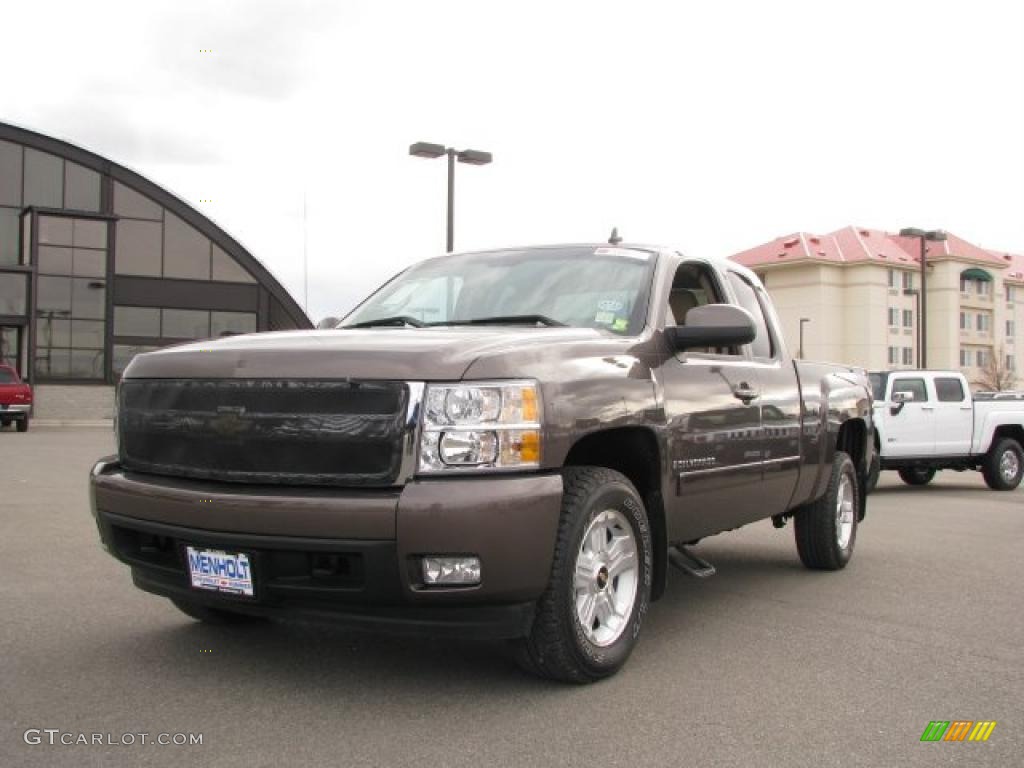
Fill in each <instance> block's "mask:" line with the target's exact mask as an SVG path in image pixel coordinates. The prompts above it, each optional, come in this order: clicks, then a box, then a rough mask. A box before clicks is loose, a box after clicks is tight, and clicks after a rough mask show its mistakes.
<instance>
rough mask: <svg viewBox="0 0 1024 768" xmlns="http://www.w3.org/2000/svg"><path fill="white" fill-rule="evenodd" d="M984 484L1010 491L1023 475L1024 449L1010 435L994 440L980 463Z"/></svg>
mask: <svg viewBox="0 0 1024 768" xmlns="http://www.w3.org/2000/svg"><path fill="white" fill-rule="evenodd" d="M981 473H982V475H983V476H984V477H985V484H986V485H988V487H989V488H991V489H992V490H993V491H1012V490H1014V489H1015V488H1016V487H1017V486H1018V485H1020V481H1021V478H1022V477H1024V451H1022V450H1021V447H1020V443H1018V442H1017V441H1016V440H1014V439H1013V438H1012V437H1003V438H1000V439H999V440H997V441H996V443H995V445H993V446H992V447H991V448H990V449H989V452H988V454H986V456H985V461H984V462H983V463H982V465H981Z"/></svg>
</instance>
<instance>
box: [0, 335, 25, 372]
mask: <svg viewBox="0 0 1024 768" xmlns="http://www.w3.org/2000/svg"><path fill="white" fill-rule="evenodd" d="M19 330H20V329H19V328H12V327H11V326H9V325H8V326H4V327H3V328H0V363H3V364H5V365H10V366H12V367H14V368H15V369H16V370H17V371H18V373H19V374H22V375H23V374H24V371H22V370H21V361H20V360H18V332H19Z"/></svg>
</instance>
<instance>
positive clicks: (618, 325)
mask: <svg viewBox="0 0 1024 768" xmlns="http://www.w3.org/2000/svg"><path fill="white" fill-rule="evenodd" d="M628 327H629V320H627V319H626V318H624V317H616V318H615V322H614V323H612V330H613V331H624V330H626V329H627V328H628Z"/></svg>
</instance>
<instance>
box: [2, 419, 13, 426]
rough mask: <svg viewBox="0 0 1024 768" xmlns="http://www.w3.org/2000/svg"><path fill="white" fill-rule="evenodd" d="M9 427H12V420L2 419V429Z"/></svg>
mask: <svg viewBox="0 0 1024 768" xmlns="http://www.w3.org/2000/svg"><path fill="white" fill-rule="evenodd" d="M9 426H11V420H10V419H0V427H9Z"/></svg>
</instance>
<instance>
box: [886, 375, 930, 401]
mask: <svg viewBox="0 0 1024 768" xmlns="http://www.w3.org/2000/svg"><path fill="white" fill-rule="evenodd" d="M897 392H906V393H907V394H909V395H910V399H911V400H912V401H913V402H915V403H923V402H925V401H927V400H928V388H927V387H926V386H925V384H924V379H896V380H895V381H894V382H893V383H892V393H893V394H894V395H895V394H896V393H897Z"/></svg>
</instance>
